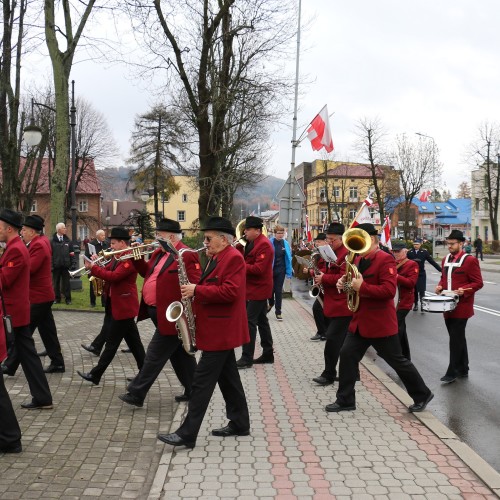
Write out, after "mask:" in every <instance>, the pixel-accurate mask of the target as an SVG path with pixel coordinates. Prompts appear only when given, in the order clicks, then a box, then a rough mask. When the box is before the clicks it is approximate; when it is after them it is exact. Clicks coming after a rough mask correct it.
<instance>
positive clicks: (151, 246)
mask: <svg viewBox="0 0 500 500" xmlns="http://www.w3.org/2000/svg"><path fill="white" fill-rule="evenodd" d="M159 247H160V243H159V242H158V241H153V242H152V243H145V244H143V245H138V246H136V247H127V248H124V249H122V250H112V251H111V252H106V251H103V252H102V253H103V255H104V257H106V258H107V259H111V258H113V257H114V258H115V259H116V260H127V259H134V260H139V259H142V258H143V257H144V256H145V255H150V254H152V253H153V252H154V251H155V250H156V249H157V248H159Z"/></svg>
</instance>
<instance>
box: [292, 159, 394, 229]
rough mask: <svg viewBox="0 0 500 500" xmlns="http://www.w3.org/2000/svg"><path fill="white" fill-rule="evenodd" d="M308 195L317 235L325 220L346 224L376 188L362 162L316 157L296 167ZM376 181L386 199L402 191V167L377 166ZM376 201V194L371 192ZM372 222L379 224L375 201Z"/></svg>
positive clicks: (309, 207) (309, 213)
mask: <svg viewBox="0 0 500 500" xmlns="http://www.w3.org/2000/svg"><path fill="white" fill-rule="evenodd" d="M297 171H298V173H299V175H300V176H301V178H299V176H297V177H298V180H299V182H300V183H301V184H302V185H303V186H304V193H305V195H306V202H305V204H306V213H307V215H308V217H309V226H310V228H311V231H312V232H313V234H314V235H316V234H317V233H318V232H321V230H322V227H323V225H324V224H325V223H330V222H334V221H339V222H342V223H343V224H344V225H345V226H346V227H347V226H349V225H350V224H351V222H352V221H353V219H354V217H355V216H356V214H357V212H358V210H359V208H360V207H361V203H362V202H363V201H364V200H365V199H366V197H367V196H368V193H370V192H372V191H374V186H373V179H372V174H371V170H370V166H369V165H366V164H362V163H352V162H341V161H329V160H315V161H313V162H312V163H304V164H301V165H299V167H298V169H297ZM376 178H377V184H378V186H379V188H380V190H381V192H382V195H383V196H384V199H387V197H390V196H397V195H398V194H399V171H398V170H394V168H393V167H390V166H385V165H384V166H382V165H381V166H378V167H377V172H376ZM372 198H373V200H374V201H376V199H375V195H374V194H373V196H372ZM369 210H370V214H371V216H372V222H373V224H375V225H376V226H380V224H381V221H380V214H379V211H378V205H376V203H375V204H374V205H372V206H371V207H370V208H369Z"/></svg>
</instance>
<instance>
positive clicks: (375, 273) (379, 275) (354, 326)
mask: <svg viewBox="0 0 500 500" xmlns="http://www.w3.org/2000/svg"><path fill="white" fill-rule="evenodd" d="M367 257H368V259H370V261H371V263H370V265H369V266H368V268H367V269H365V270H364V271H363V272H362V273H361V274H362V275H363V280H364V281H363V284H362V285H361V288H360V290H359V292H360V294H359V295H360V300H359V308H358V310H357V311H356V312H355V313H354V315H353V317H352V320H351V323H350V325H349V331H350V332H351V333H355V332H356V330H359V334H360V335H361V336H362V337H366V338H379V337H390V336H391V335H397V333H398V321H397V318H396V307H395V306H394V296H395V295H396V283H397V271H396V261H395V260H394V257H393V256H392V255H389V254H388V253H386V252H384V251H382V250H379V249H377V250H375V251H374V252H372V253H371V254H370V255H368V256H367ZM359 261H360V258H359V257H357V258H356V259H355V264H356V265H357V266H358V265H359Z"/></svg>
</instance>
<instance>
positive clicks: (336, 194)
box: [332, 186, 340, 198]
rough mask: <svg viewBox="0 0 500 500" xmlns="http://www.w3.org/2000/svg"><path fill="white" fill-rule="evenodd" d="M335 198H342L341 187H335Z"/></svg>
mask: <svg viewBox="0 0 500 500" xmlns="http://www.w3.org/2000/svg"><path fill="white" fill-rule="evenodd" d="M332 194H333V197H334V198H340V186H333V193H332Z"/></svg>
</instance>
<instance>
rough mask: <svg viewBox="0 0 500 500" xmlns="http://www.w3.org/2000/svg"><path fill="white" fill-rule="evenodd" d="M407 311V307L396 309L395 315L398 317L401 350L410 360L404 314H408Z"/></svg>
mask: <svg viewBox="0 0 500 500" xmlns="http://www.w3.org/2000/svg"><path fill="white" fill-rule="evenodd" d="M409 312H410V310H409V309H398V310H397V312H396V316H397V318H398V337H399V342H400V343H401V352H402V353H403V356H404V357H405V358H406V359H410V360H411V356H410V343H409V342H408V335H407V333H406V316H408V313H409Z"/></svg>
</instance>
